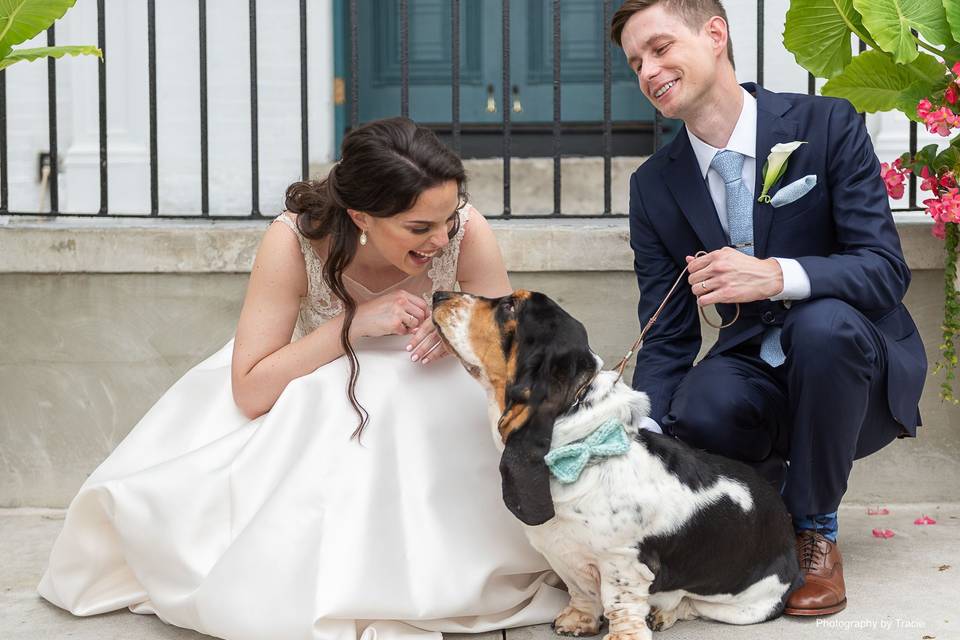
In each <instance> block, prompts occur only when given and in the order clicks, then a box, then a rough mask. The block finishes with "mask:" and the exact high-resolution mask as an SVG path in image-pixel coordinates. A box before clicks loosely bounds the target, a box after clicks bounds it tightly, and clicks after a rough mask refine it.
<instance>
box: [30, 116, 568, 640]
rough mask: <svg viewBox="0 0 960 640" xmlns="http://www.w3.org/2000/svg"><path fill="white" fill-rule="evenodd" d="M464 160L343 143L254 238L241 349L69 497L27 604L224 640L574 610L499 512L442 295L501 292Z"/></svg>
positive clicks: (487, 449)
mask: <svg viewBox="0 0 960 640" xmlns="http://www.w3.org/2000/svg"><path fill="white" fill-rule="evenodd" d="M465 180H466V179H465V174H464V170H463V165H462V164H461V162H460V160H459V159H458V158H457V157H456V156H455V155H454V154H453V153H451V152H450V151H449V150H448V149H446V148H445V147H444V146H443V145H441V144H440V142H439V141H438V140H437V138H436V137H435V136H434V134H433V133H432V132H430V131H429V130H428V129H425V128H422V127H419V126H417V125H415V124H414V123H413V122H411V121H410V120H406V119H402V118H396V119H390V120H382V121H378V122H373V123H370V124H368V125H366V126H363V127H361V128H359V129H356V130H355V131H353V132H351V133H350V134H348V135H347V136H346V137H345V138H344V141H343V149H342V160H341V161H340V162H339V163H338V164H337V165H336V166H335V167H334V168H333V169H332V170H331V171H330V173H329V175H328V176H327V178H326V179H324V180H321V181H319V182H298V183H295V184H293V185H291V186H290V188H289V189H288V190H287V194H286V208H287V211H286V212H285V213H284V214H282V215H280V216H279V217H278V218H277V219H276V220H275V221H274V223H273V224H272V225H271V226H270V228H269V229H268V230H267V232H266V234H265V236H264V238H263V241H262V243H261V245H260V248H259V250H258V253H257V257H256V260H255V263H254V266H253V270H252V273H251V276H250V283H249V288H248V290H247V295H246V299H245V300H244V304H243V310H242V312H241V314H240V321H239V325H238V327H237V333H236V338H235V340H234V341H231V342H230V343H228V344H227V345H226V346H224V347H223V348H222V349H221V350H220V351H218V352H217V353H215V354H214V355H212V356H211V357H210V358H208V359H207V360H206V361H204V362H202V363H201V364H199V365H197V366H196V367H194V368H193V369H192V370H190V371H189V372H188V373H187V374H186V375H184V377H183V378H181V379H180V380H179V381H178V382H177V383H176V384H175V385H174V386H173V387H172V388H171V389H170V390H169V391H168V392H167V393H166V394H165V395H164V396H163V397H162V398H161V399H160V400H159V401H158V402H157V404H156V405H154V407H153V408H152V409H151V410H150V411H149V412H148V413H147V415H146V416H144V418H143V419H142V420H141V421H140V423H139V424H138V425H137V426H136V427H135V428H134V429H133V431H131V433H130V434H129V435H128V436H127V437H126V439H125V440H124V441H123V442H121V443H120V445H119V446H118V447H117V449H116V450H115V451H114V452H113V453H112V454H111V455H110V456H109V457H108V458H107V459H106V460H105V461H104V462H103V463H102V464H101V465H100V467H99V468H97V469H96V471H94V473H93V474H92V475H91V476H90V477H89V478H88V480H87V481H86V482H85V483H84V485H83V486H82V487H81V489H80V492H79V494H78V495H77V497H76V498H75V499H74V500H73V502H72V503H71V505H70V508H69V511H68V512H67V516H66V520H65V523H64V528H63V531H62V532H61V533H60V535H59V537H58V538H57V541H56V543H55V544H54V547H53V550H52V552H51V554H50V562H49V566H48V568H47V571H46V573H45V575H44V576H43V579H42V581H41V582H40V586H39V588H38V590H39V592H40V595H42V596H43V597H44V598H46V599H47V600H49V601H50V602H52V603H53V604H55V605H57V606H59V607H62V608H64V609H67V610H68V611H70V612H72V613H74V614H76V615H81V616H86V615H93V614H97V613H102V612H105V611H112V610H115V609H120V608H123V607H128V608H129V609H130V610H131V611H133V612H135V613H150V614H155V615H157V616H158V617H160V618H161V619H163V620H164V621H166V622H167V623H169V624H173V625H177V626H180V627H186V628H190V629H195V630H197V631H200V632H202V633H206V634H210V635H212V636H217V637H221V638H227V639H229V640H241V639H251V640H253V639H258V640H261V639H263V638H276V639H283V640H286V639H301V638H302V639H313V638H322V639H324V640H328V639H329V640H357V639H358V638H360V639H361V640H376V639H378V638H379V639H380V640H391V639H395V638H401V637H402V638H407V637H412V636H422V637H424V638H429V637H432V638H437V639H438V638H439V637H440V632H460V633H470V632H482V631H489V630H493V629H500V628H504V627H513V626H521V625H529V624H538V623H543V622H548V621H550V620H552V619H553V618H554V616H555V615H556V614H557V612H558V611H559V610H560V609H561V608H562V607H563V606H564V604H566V599H567V598H566V594H565V593H564V592H562V591H560V590H559V589H557V588H555V586H553V585H555V584H557V582H556V578H555V577H554V575H553V574H552V573H551V572H549V571H548V570H547V569H548V567H547V565H546V562H545V561H544V560H543V558H542V557H541V556H540V555H539V554H537V553H536V552H535V551H534V550H533V549H532V548H531V547H530V546H529V545H528V543H527V542H526V538H525V536H524V534H523V532H522V531H521V529H520V525H519V523H518V522H517V521H516V520H515V519H514V518H513V517H512V516H511V515H510V513H509V512H508V511H507V510H506V508H505V507H504V505H503V502H502V501H501V498H500V489H499V485H500V481H499V474H498V472H497V463H498V460H497V453H496V449H495V447H494V446H493V444H492V443H491V440H490V432H489V428H488V419H487V412H486V398H485V395H484V392H483V391H482V389H480V387H479V386H478V385H477V384H476V383H475V382H474V381H473V380H472V379H471V378H470V377H469V376H468V375H467V374H466V372H465V371H464V370H463V369H462V367H460V366H459V365H458V364H457V363H456V362H454V361H453V359H452V358H444V357H443V356H444V355H445V354H444V350H443V349H444V347H443V346H442V344H441V343H440V341H439V338H438V336H437V333H436V330H435V329H434V327H433V325H432V322H431V320H430V313H429V312H430V308H429V302H430V299H431V296H432V293H433V292H434V291H437V290H440V289H451V288H453V287H454V286H455V285H456V284H457V283H459V285H460V287H461V288H462V289H463V290H465V291H469V292H472V293H476V294H479V295H483V296H501V295H504V294H506V293H508V292H509V291H510V284H509V281H508V280H507V274H506V270H505V268H504V265H503V260H502V258H501V256H500V252H499V249H498V248H497V245H496V242H495V240H494V236H493V233H492V231H491V230H490V227H489V226H488V224H487V222H486V221H485V220H484V219H483V217H482V216H481V215H480V214H479V213H478V212H477V211H476V210H475V209H473V208H472V207H470V206H469V205H467V204H465Z"/></svg>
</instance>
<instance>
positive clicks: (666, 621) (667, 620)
mask: <svg viewBox="0 0 960 640" xmlns="http://www.w3.org/2000/svg"><path fill="white" fill-rule="evenodd" d="M676 622H677V617H676V616H675V615H673V612H672V611H664V610H663V609H659V608H657V607H653V608H651V609H650V613H648V614H647V627H648V628H649V629H650V630H651V631H663V630H665V629H669V628H670V627H672V626H673V625H674V624H675V623H676Z"/></svg>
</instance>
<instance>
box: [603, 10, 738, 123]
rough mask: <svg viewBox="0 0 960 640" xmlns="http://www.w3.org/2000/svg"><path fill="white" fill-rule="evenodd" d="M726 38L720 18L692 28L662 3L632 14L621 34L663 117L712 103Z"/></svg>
mask: <svg viewBox="0 0 960 640" xmlns="http://www.w3.org/2000/svg"><path fill="white" fill-rule="evenodd" d="M718 27H722V31H723V33H722V36H721V35H720V34H718V30H719V29H718ZM726 40H727V34H726V23H725V22H723V20H722V19H721V18H719V17H717V18H711V19H710V20H708V21H706V23H705V24H704V25H703V26H702V27H701V28H700V29H693V28H691V27H690V26H688V25H687V23H686V22H684V20H683V18H682V17H681V16H679V15H677V14H675V13H673V12H672V11H670V10H668V9H665V8H664V7H663V6H662V4H657V5H654V6H652V7H650V8H648V9H644V10H643V11H638V12H636V13H635V14H633V15H632V16H631V17H630V19H629V20H628V21H627V23H626V24H625V25H624V28H623V32H622V35H621V43H622V46H623V52H624V54H625V55H626V57H627V62H628V63H629V64H630V67H631V68H632V69H633V70H634V72H635V73H636V74H637V79H638V81H639V83H640V91H642V92H643V95H645V96H646V97H647V99H648V100H650V102H651V104H653V106H654V107H656V108H657V109H658V110H659V111H660V112H661V113H662V114H663V115H665V116H666V117H668V118H681V119H685V116H688V115H689V114H690V112H691V111H692V110H696V109H698V108H703V107H704V106H705V104H708V103H709V100H708V95H707V94H708V92H709V90H710V87H711V85H712V83H713V80H714V78H715V76H716V68H717V65H718V64H719V63H720V61H721V60H722V59H725V57H726V44H727V42H726Z"/></svg>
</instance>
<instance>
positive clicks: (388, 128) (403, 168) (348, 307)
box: [285, 118, 467, 437]
mask: <svg viewBox="0 0 960 640" xmlns="http://www.w3.org/2000/svg"><path fill="white" fill-rule="evenodd" d="M450 180H455V181H456V182H457V189H458V191H459V194H460V202H461V203H463V202H466V182H467V178H466V174H465V173H464V170H463V163H462V162H460V158H458V157H457V155H456V154H455V153H453V152H452V151H450V149H448V148H447V147H445V146H444V145H443V144H442V143H441V142H440V140H439V139H438V138H437V136H436V135H434V133H433V132H432V131H430V130H429V129H427V128H426V127H421V126H419V125H417V124H416V123H414V122H413V121H412V120H409V119H407V118H389V119H386V120H377V121H374V122H370V123H368V124H365V125H363V126H362V127H359V128H357V129H355V130H353V131H351V132H350V133H348V134H347V135H346V136H344V138H343V144H342V145H341V148H340V161H339V162H338V163H337V164H336V165H334V167H333V168H332V169H331V170H330V172H329V173H328V174H327V177H326V178H323V179H322V180H307V181H303V182H295V183H293V184H292V185H290V186H289V187H288V188H287V193H286V197H285V205H286V208H287V210H288V211H292V212H294V213H297V214H299V215H298V216H297V226H298V227H299V229H300V232H301V233H302V234H303V235H304V236H306V237H307V238H311V239H314V240H319V239H322V238H326V237H329V238H330V242H329V250H328V253H327V256H326V259H325V260H324V262H323V278H324V280H325V281H326V283H327V284H328V285H329V286H330V289H331V290H332V291H333V293H334V295H336V296H337V298H339V299H340V300H341V302H343V308H344V320H343V328H342V330H341V331H340V344H341V345H342V346H343V349H344V351H345V352H346V354H347V357H348V359H349V360H350V378H349V380H348V382H347V396H348V397H349V398H350V403H351V404H352V405H353V408H354V410H355V411H356V412H357V417H358V418H359V420H360V423H359V425H358V426H357V429H356V430H355V431H354V432H353V437H359V436H360V433H361V432H362V431H363V428H364V426H366V424H367V421H368V419H369V414H368V413H367V411H366V409H364V408H363V406H362V405H361V404H360V403H359V402H358V401H357V396H356V385H357V374H358V369H359V362H358V360H357V354H356V352H355V351H354V349H353V345H351V344H350V337H349V332H350V325H351V324H352V323H353V318H354V316H355V315H356V312H357V303H356V301H355V300H354V299H353V298H352V297H351V296H350V294H349V293H347V289H346V287H344V285H343V277H342V276H343V270H344V269H346V268H347V265H349V264H350V262H351V261H352V260H353V258H354V256H355V255H356V253H357V244H358V242H359V237H360V230H359V229H358V228H357V226H356V225H355V224H354V222H353V220H352V219H351V218H350V216H349V214H348V213H347V209H348V208H349V209H353V210H355V211H362V212H364V213H366V214H368V215H371V216H374V217H376V218H389V217H391V216H394V215H396V214H398V213H401V212H403V211H407V210H408V209H410V208H411V207H413V205H414V203H416V201H417V198H418V197H420V194H421V193H423V192H424V191H426V190H427V189H431V188H433V187H436V186H439V185H441V184H443V183H444V182H447V181H450ZM455 220H457V222H456V223H455V225H454V229H453V230H452V231H451V238H452V237H453V235H455V234H456V233H457V230H458V227H459V218H455Z"/></svg>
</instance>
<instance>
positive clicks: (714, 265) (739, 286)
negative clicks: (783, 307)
mask: <svg viewBox="0 0 960 640" xmlns="http://www.w3.org/2000/svg"><path fill="white" fill-rule="evenodd" d="M687 266H688V268H689V270H690V277H689V278H687V281H688V282H689V283H690V289H691V291H693V295H695V296H697V304H698V305H700V306H701V307H706V306H708V305H711V304H717V303H718V302H728V303H729V302H755V301H757V300H767V299H769V298H770V297H772V296H775V295H777V294H779V293H780V292H782V291H783V271H782V270H781V269H780V263H779V262H777V261H776V260H774V259H773V258H767V259H766V260H760V259H758V258H754V257H753V256H748V255H747V254H745V253H743V252H742V251H737V250H736V249H733V248H732V247H724V248H723V249H717V250H716V251H711V252H710V253H708V254H706V255H704V256H700V257H699V258H694V257H693V256H687Z"/></svg>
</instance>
